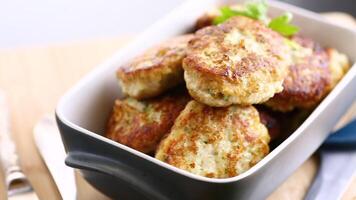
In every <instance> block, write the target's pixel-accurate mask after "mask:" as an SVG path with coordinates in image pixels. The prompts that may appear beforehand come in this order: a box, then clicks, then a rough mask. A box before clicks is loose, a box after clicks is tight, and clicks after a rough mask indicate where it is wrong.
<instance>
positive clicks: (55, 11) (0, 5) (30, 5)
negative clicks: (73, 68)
mask: <svg viewBox="0 0 356 200" xmlns="http://www.w3.org/2000/svg"><path fill="white" fill-rule="evenodd" d="M183 1H184V0H0V48H14V47H18V46H21V47H23V46H38V45H46V44H49V43H60V42H69V41H76V40H85V39H89V38H96V37H112V36H117V35H120V34H129V33H139V32H140V31H142V30H144V29H145V28H147V27H148V26H149V25H150V24H152V23H153V22H155V21H156V20H158V19H159V18H160V17H161V16H164V15H165V14H166V13H167V12H168V11H170V10H171V9H173V8H174V7H175V6H177V5H179V4H180V3H181V2H183Z"/></svg>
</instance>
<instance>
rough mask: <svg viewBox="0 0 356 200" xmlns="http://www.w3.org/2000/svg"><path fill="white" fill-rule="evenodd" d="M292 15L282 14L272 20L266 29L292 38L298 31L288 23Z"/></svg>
mask: <svg viewBox="0 0 356 200" xmlns="http://www.w3.org/2000/svg"><path fill="white" fill-rule="evenodd" d="M292 18H293V15H292V14H291V13H289V12H287V13H284V14H283V15H281V16H278V17H276V18H273V19H272V20H271V21H270V22H269V23H268V27H269V28H270V29H272V30H274V31H276V32H278V33H280V34H282V35H283V36H292V35H294V34H296V33H297V32H298V31H299V28H298V27H297V26H294V25H292V24H291V23H290V22H291V21H292Z"/></svg>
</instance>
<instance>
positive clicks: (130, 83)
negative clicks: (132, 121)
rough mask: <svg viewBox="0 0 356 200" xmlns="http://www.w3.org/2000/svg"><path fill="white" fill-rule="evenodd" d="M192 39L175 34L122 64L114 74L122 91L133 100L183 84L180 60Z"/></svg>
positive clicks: (155, 94)
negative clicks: (175, 35)
mask: <svg viewBox="0 0 356 200" xmlns="http://www.w3.org/2000/svg"><path fill="white" fill-rule="evenodd" d="M191 38H192V35H189V34H188V35H182V36H177V37H174V38H172V39H169V40H168V41H165V42H163V43H161V44H159V45H157V46H154V47H152V48H150V49H148V50H147V51H146V52H145V53H144V54H142V55H140V56H137V57H136V58H134V59H133V60H132V61H131V62H129V63H127V64H126V65H124V66H121V67H120V68H119V69H118V70H117V77H118V79H119V82H120V85H121V87H122V90H123V92H124V93H125V94H127V95H128V96H130V97H134V98H136V99H143V98H150V97H155V96H157V95H159V94H162V93H163V92H164V91H166V90H168V89H170V88H172V87H175V86H177V85H178V84H180V83H182V82H183V81H184V78H183V68H182V60H183V58H184V57H185V55H186V47H187V44H188V41H189V40H190V39H191Z"/></svg>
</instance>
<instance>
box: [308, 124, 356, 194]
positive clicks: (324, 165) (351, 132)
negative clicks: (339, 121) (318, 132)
mask: <svg viewBox="0 0 356 200" xmlns="http://www.w3.org/2000/svg"><path fill="white" fill-rule="evenodd" d="M320 158H321V161H320V168H319V171H318V174H317V176H316V178H315V179H314V182H313V184H312V186H311V187H310V189H309V191H308V193H307V195H306V197H305V200H337V199H341V196H342V194H343V193H344V192H345V190H346V189H347V186H348V184H349V183H350V182H351V180H352V177H353V175H356V174H355V173H356V120H353V121H352V122H351V123H349V124H348V125H346V126H345V127H344V128H342V129H340V130H338V131H336V132H335V133H334V134H331V135H330V136H329V137H328V139H327V140H326V141H325V143H324V144H323V146H322V147H321V148H320Z"/></svg>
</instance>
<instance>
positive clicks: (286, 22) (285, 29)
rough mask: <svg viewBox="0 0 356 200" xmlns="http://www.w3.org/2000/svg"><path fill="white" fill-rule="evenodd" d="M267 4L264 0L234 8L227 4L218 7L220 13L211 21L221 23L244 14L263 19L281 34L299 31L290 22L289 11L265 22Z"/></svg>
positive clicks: (292, 33) (286, 34)
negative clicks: (241, 7)
mask: <svg viewBox="0 0 356 200" xmlns="http://www.w3.org/2000/svg"><path fill="white" fill-rule="evenodd" d="M267 11H268V5H267V3H266V1H265V0H261V1H253V2H248V3H246V4H245V5H244V7H243V9H241V10H235V9H232V8H230V7H229V6H223V7H221V8H220V15H219V16H217V17H216V18H215V19H214V21H213V23H214V24H215V25H217V24H221V23H223V22H225V21H226V20H228V19H229V18H231V17H233V16H245V17H249V18H252V19H255V20H260V21H263V22H264V23H266V24H267V25H268V27H269V28H271V29H272V30H274V31H276V32H278V33H280V34H281V35H283V36H286V37H288V36H292V35H294V34H296V33H297V32H298V31H299V28H298V27H297V26H294V25H292V24H291V21H292V18H293V15H292V14H291V13H289V12H287V13H285V14H283V15H281V16H278V17H276V18H273V19H272V20H270V21H269V23H267V21H268V20H267V19H268V18H267Z"/></svg>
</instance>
